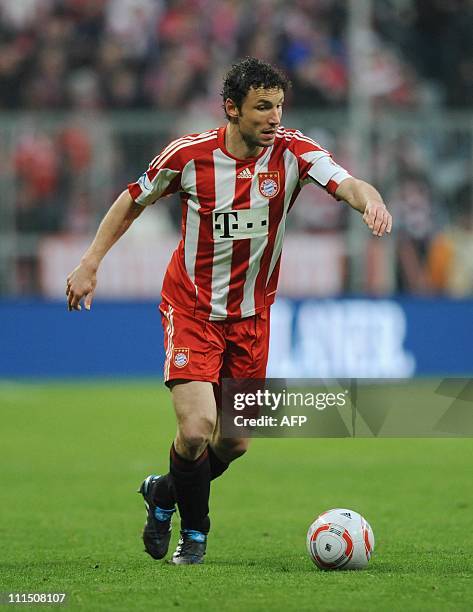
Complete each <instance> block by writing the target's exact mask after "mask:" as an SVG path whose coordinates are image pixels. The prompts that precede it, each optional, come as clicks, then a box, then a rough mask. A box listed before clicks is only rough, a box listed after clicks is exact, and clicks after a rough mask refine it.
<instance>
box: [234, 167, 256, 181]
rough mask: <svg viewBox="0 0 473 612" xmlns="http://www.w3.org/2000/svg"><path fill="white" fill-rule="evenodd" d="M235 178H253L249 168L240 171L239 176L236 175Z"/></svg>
mask: <svg viewBox="0 0 473 612" xmlns="http://www.w3.org/2000/svg"><path fill="white" fill-rule="evenodd" d="M237 178H248V179H250V178H253V175H252V174H251V170H250V169H249V168H245V169H244V170H242V171H241V172H240V173H239V174H237Z"/></svg>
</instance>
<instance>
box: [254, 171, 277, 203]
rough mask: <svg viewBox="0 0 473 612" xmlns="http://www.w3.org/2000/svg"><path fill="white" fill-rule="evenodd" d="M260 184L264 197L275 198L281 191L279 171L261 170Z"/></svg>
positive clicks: (260, 190)
mask: <svg viewBox="0 0 473 612" xmlns="http://www.w3.org/2000/svg"><path fill="white" fill-rule="evenodd" d="M258 185H259V192H260V194H261V195H262V196H263V197H264V198H274V196H276V195H278V193H279V172H260V173H259V174H258Z"/></svg>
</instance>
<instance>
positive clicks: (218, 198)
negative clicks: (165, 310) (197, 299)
mask: <svg viewBox="0 0 473 612" xmlns="http://www.w3.org/2000/svg"><path fill="white" fill-rule="evenodd" d="M213 160H214V172H215V210H222V211H224V210H231V208H232V205H233V200H234V199H235V183H236V162H235V160H233V159H231V158H230V157H228V156H227V155H225V154H224V153H223V151H221V150H220V149H215V151H214V152H213ZM232 254H233V241H232V240H221V241H215V243H214V257H213V264H212V293H211V297H210V307H211V310H210V316H209V319H210V320H211V321H215V320H218V319H224V318H226V316H227V299H228V292H229V290H230V277H231V273H232Z"/></svg>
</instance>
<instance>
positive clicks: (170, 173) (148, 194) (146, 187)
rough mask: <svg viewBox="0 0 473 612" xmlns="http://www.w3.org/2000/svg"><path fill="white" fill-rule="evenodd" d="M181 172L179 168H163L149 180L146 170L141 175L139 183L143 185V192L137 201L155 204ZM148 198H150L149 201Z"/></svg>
mask: <svg viewBox="0 0 473 612" xmlns="http://www.w3.org/2000/svg"><path fill="white" fill-rule="evenodd" d="M178 174H179V171H178V170H169V168H162V169H161V170H159V172H158V173H157V174H156V176H155V177H154V179H153V180H152V181H150V180H149V178H148V175H147V174H146V172H145V173H144V174H142V175H141V176H140V178H139V179H138V181H137V183H138V185H139V186H140V187H141V193H140V195H139V196H138V197H137V198H136V202H137V203H138V204H140V205H141V206H148V205H150V204H154V202H156V200H157V199H158V198H159V197H160V196H161V195H162V194H163V193H164V192H165V191H166V189H167V188H168V187H169V185H170V184H171V183H172V181H173V179H174V178H175V177H176V176H177V175H178ZM148 200H150V201H149V202H148Z"/></svg>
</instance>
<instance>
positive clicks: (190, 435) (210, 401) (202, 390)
mask: <svg viewBox="0 0 473 612" xmlns="http://www.w3.org/2000/svg"><path fill="white" fill-rule="evenodd" d="M160 310H161V313H162V321H163V327H164V344H165V351H166V361H165V364H164V379H165V382H166V384H167V386H168V387H169V388H170V389H171V392H172V401H173V404H174V409H175V413H176V419H177V425H178V427H177V433H176V438H175V440H174V443H173V445H172V447H171V453H170V470H169V473H168V474H165V475H164V476H155V475H153V476H149V477H148V478H146V479H145V481H144V482H143V484H142V486H141V489H140V492H141V493H142V494H143V497H144V500H145V503H146V505H147V521H146V524H145V530H144V532H143V541H144V543H145V550H146V551H147V552H148V553H149V554H150V555H151V556H153V557H154V558H156V559H161V558H162V557H164V556H165V555H166V553H167V550H168V546H169V538H170V529H171V519H172V514H173V512H174V511H175V504H176V501H177V503H178V506H179V510H180V513H181V519H182V529H183V530H184V532H185V534H188V533H189V532H195V534H196V537H197V539H204V540H205V538H206V534H207V532H208V529H209V519H208V497H209V488H210V484H209V483H210V478H211V477H212V470H213V469H214V464H215V461H212V460H213V459H214V457H213V455H212V454H211V456H210V457H209V453H208V450H207V444H208V441H209V440H210V438H211V436H212V433H213V430H214V429H215V423H216V407H215V399H214V396H213V388H212V384H213V383H214V382H216V381H218V376H219V371H220V367H221V363H222V353H223V350H224V346H225V343H224V339H223V337H222V336H221V335H220V333H219V327H218V326H214V325H212V324H209V323H208V322H207V321H202V320H199V319H195V318H194V317H192V316H190V315H187V314H185V313H176V312H175V311H174V309H173V308H172V307H171V306H170V305H169V304H167V303H166V302H165V301H163V303H162V304H161V307H160ZM209 474H210V476H209ZM199 534H200V535H199ZM181 557H182V555H181Z"/></svg>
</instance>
